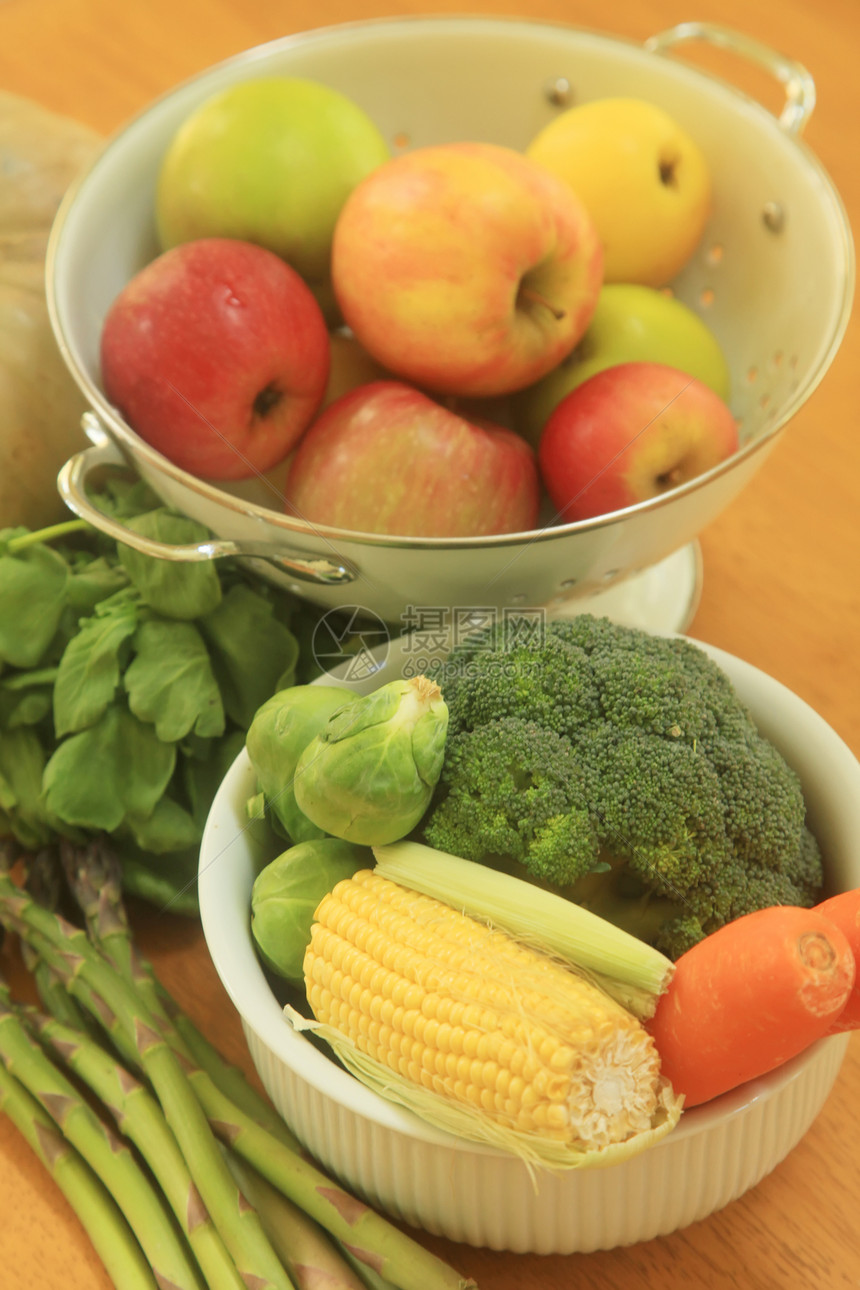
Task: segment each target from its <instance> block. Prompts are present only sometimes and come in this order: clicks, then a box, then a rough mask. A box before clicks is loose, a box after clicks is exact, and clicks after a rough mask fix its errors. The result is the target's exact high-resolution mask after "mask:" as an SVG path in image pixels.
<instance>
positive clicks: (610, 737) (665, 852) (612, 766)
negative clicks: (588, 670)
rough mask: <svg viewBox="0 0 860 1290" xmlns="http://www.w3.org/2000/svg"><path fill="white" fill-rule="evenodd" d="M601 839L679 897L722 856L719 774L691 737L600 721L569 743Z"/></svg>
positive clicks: (632, 868) (653, 885) (638, 872)
mask: <svg viewBox="0 0 860 1290" xmlns="http://www.w3.org/2000/svg"><path fill="white" fill-rule="evenodd" d="M574 748H575V751H576V753H577V755H578V758H579V763H580V766H581V767H582V773H583V775H584V777H585V780H586V785H587V798H588V801H589V802H590V803H591V804H592V810H593V812H594V815H595V817H596V820H597V833H598V838H599V840H600V844H601V846H602V847H603V848H604V849H605V851H607V852H608V853H609V854H610V855H611V856H612V857H614V858H615V859H616V860H617V859H620V858H623V859H624V860H625V862H626V865H627V868H628V871H629V872H630V873H631V874H633V875H635V876H636V877H638V878H639V879H641V881H642V883H643V885H644V886H645V887H647V888H648V889H650V890H652V891H654V892H655V893H656V894H658V895H660V896H665V897H667V898H669V899H671V900H679V899H681V898H682V897H684V896H685V895H686V894H687V893H688V892H690V891H694V890H697V889H698V888H700V887H701V886H702V884H703V883H706V882H708V881H709V880H710V878H711V877H712V875H713V874H714V872H715V871H716V869H717V868H718V867H720V866H721V865H722V864H724V863H725V862H726V860H727V859H728V857H729V843H728V839H727V837H726V828H725V818H724V807H723V800H722V796H721V792H720V780H719V777H718V775H717V773H716V771H715V770H714V768H713V767H712V766H711V765H710V763H709V762H708V760H707V758H706V757H704V756H703V755H702V753H701V752H699V751H698V750H697V749H696V748H694V747H693V746H692V745H690V744H687V743H684V742H683V740H681V739H679V738H674V737H671V736H670V737H668V738H662V737H661V736H660V735H657V734H652V733H650V732H649V731H646V730H640V729H637V728H631V729H624V728H623V727H622V728H618V727H616V726H614V725H613V724H612V723H611V722H608V721H604V722H602V723H601V724H600V725H599V726H597V727H595V728H594V729H593V730H592V731H591V732H589V734H588V735H587V736H584V737H581V738H580V739H579V740H577V741H576V742H575V744H574Z"/></svg>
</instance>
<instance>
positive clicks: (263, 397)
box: [253, 383, 283, 421]
mask: <svg viewBox="0 0 860 1290" xmlns="http://www.w3.org/2000/svg"><path fill="white" fill-rule="evenodd" d="M282 398H283V395H282V393H281V391H280V390H279V389H278V387H277V386H276V385H275V384H274V383H272V384H269V385H266V386H264V388H263V389H262V390H260V392H259V394H258V395H257V397H256V398H255V399H254V404H253V411H254V417H255V418H259V419H260V420H261V421H263V420H265V418H266V417H267V416H268V415H269V413H270V412H271V411H272V410H273V409H274V408H276V407H277V406H278V404H279V403H280V402H281V399H282Z"/></svg>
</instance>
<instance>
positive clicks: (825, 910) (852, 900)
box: [815, 887, 860, 1035]
mask: <svg viewBox="0 0 860 1290" xmlns="http://www.w3.org/2000/svg"><path fill="white" fill-rule="evenodd" d="M815 908H816V909H817V910H818V912H819V914H824V916H825V917H826V918H829V919H830V921H831V922H832V923H835V924H836V926H837V927H838V928H839V930H840V931H842V932H844V933H845V935H846V936H847V937H848V944H849V945H850V946H851V949H852V950H853V951H854V963H855V965H856V972H855V975H854V989H853V990H852V991H851V993H850V995H849V996H848V1002H847V1003H846V1005H845V1007H844V1008H843V1009H842V1011H841V1012H840V1014H839V1016H838V1017H837V1018H836V1020H835V1021H834V1022H833V1024H832V1025H831V1027H830V1029H829V1030H828V1032H827V1033H828V1034H829V1035H840V1034H842V1033H844V1031H846V1030H857V1029H860V887H856V888H855V889H854V890H853V891H843V892H840V894H839V895H838V896H831V897H830V899H829V900H822V901H821V903H820V904H819V905H816V906H815Z"/></svg>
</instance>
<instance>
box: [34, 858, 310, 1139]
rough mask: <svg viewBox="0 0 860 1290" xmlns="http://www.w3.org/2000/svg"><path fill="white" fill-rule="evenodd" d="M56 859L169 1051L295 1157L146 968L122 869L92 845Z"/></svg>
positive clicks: (280, 1127) (278, 1124)
mask: <svg viewBox="0 0 860 1290" xmlns="http://www.w3.org/2000/svg"><path fill="white" fill-rule="evenodd" d="M60 859H61V861H62V865H63V869H64V870H65V874H66V878H67V880H68V883H69V886H70V888H71V890H72V894H73V896H74V898H75V900H76V901H77V904H78V906H79V908H80V910H81V913H82V914H83V917H84V921H85V923H86V927H87V931H88V932H89V935H90V939H91V940H92V941H93V942H94V943H95V944H96V945H98V946H99V948H100V949H101V951H102V953H103V954H104V955H105V957H106V958H107V959H108V960H109V961H110V962H111V963H112V964H113V966H114V967H115V968H116V970H117V971H118V972H119V973H120V974H121V975H122V976H123V977H125V979H126V980H127V981H128V982H129V983H130V984H131V985H133V986H135V988H136V989H137V990H139V992H140V994H141V996H142V997H143V999H144V1000H145V1001H146V1004H147V1006H148V1007H149V1009H150V1010H151V1012H152V1013H153V1015H154V1016H155V1017H157V1018H158V1020H159V1023H160V1029H161V1031H162V1033H163V1034H164V1035H165V1037H166V1038H167V1039H168V1040H169V1041H170V1044H171V1046H172V1047H173V1049H174V1051H175V1052H177V1053H178V1054H179V1055H180V1056H181V1057H182V1058H183V1059H184V1060H185V1061H187V1062H188V1063H189V1065H192V1066H197V1067H199V1068H200V1069H201V1070H203V1071H205V1072H206V1073H207V1075H208V1076H209V1078H210V1079H212V1080H213V1081H214V1083H215V1085H216V1086H217V1087H218V1088H219V1089H220V1090H221V1092H222V1093H224V1094H225V1095H226V1096H227V1097H229V1098H230V1099H231V1101H233V1102H235V1103H236V1105H237V1106H239V1107H240V1108H241V1109H242V1110H243V1111H244V1112H245V1114H246V1115H249V1116H250V1117H251V1118H252V1119H253V1120H256V1121H257V1123H258V1124H261V1125H262V1126H263V1127H264V1128H266V1129H268V1130H269V1132H270V1133H272V1134H274V1135H275V1137H277V1138H279V1139H280V1140H281V1141H282V1142H283V1143H284V1144H285V1145H286V1146H288V1147H290V1148H291V1149H292V1150H294V1151H298V1152H300V1153H301V1152H302V1151H303V1148H302V1145H301V1143H300V1142H299V1140H298V1138H296V1137H295V1135H294V1134H293V1133H291V1132H290V1130H289V1128H288V1127H287V1125H286V1124H285V1123H284V1121H283V1120H282V1118H281V1117H280V1116H279V1115H278V1113H277V1111H276V1110H275V1109H274V1107H273V1106H272V1105H271V1104H270V1103H269V1102H267V1101H266V1099H265V1098H263V1097H261V1096H260V1094H259V1093H258V1092H257V1090H256V1089H255V1088H253V1086H252V1085H251V1084H249V1083H248V1081H247V1080H246V1078H245V1076H244V1074H243V1073H242V1072H241V1071H240V1070H238V1069H237V1068H236V1067H235V1066H231V1065H230V1064H229V1063H228V1062H225V1061H224V1059H223V1057H222V1056H221V1054H220V1053H219V1052H218V1050H217V1048H215V1046H214V1045H213V1044H211V1043H210V1042H209V1040H208V1039H207V1038H206V1037H205V1035H203V1034H201V1032H200V1031H199V1030H198V1029H197V1027H196V1026H195V1025H194V1023H193V1022H192V1021H191V1019H190V1017H188V1016H187V1014H186V1013H184V1012H183V1011H182V1009H181V1008H180V1007H179V1006H178V1004H177V1003H176V1001H175V1000H174V999H173V997H172V996H171V995H170V993H169V991H167V990H166V989H164V987H163V986H162V985H161V983H160V982H159V981H158V979H157V977H156V974H155V972H154V971H153V969H152V965H151V964H150V963H148V962H147V961H146V960H145V959H144V958H142V957H141V955H140V954H139V953H138V950H137V947H136V946H135V944H134V940H133V938H132V935H131V929H130V927H129V923H128V916H127V913H126V908H125V902H124V900H123V894H122V869H121V867H120V864H119V861H118V860H117V858H116V856H115V855H114V853H113V852H112V851H111V850H110V849H109V847H108V846H107V845H106V843H105V842H104V841H103V840H96V841H94V842H93V843H92V844H90V845H89V846H87V847H83V848H82V847H75V846H73V845H71V844H70V843H63V844H61V847H60ZM39 903H40V904H44V903H45V902H44V901H40V902H39Z"/></svg>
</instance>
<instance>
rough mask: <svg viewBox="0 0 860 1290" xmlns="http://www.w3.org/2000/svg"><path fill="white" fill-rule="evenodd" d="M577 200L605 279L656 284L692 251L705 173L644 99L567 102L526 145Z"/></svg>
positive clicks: (703, 213) (685, 139)
mask: <svg viewBox="0 0 860 1290" xmlns="http://www.w3.org/2000/svg"><path fill="white" fill-rule="evenodd" d="M526 152H527V155H528V156H529V157H531V158H532V160H533V161H537V162H539V163H540V164H541V165H543V166H546V167H548V169H550V170H551V171H553V172H554V173H555V174H557V175H559V176H560V177H561V178H562V179H564V181H565V182H566V183H567V184H569V185H570V187H571V188H572V189H573V191H574V192H575V193H576V194H577V196H578V197H580V198H581V200H582V202H583V203H584V204H585V206H586V208H587V209H588V211H589V213H590V214H591V217H592V219H593V220H594V222H595V224H596V225H597V229H598V232H599V234H600V239H601V241H602V243H603V254H604V263H603V277H604V281H605V282H639V283H644V284H645V285H646V286H651V287H661V286H665V285H666V284H667V283H669V282H671V280H672V279H673V278H674V277H675V276H676V274H677V273H679V272H680V270H681V269H682V268H683V267H684V265H685V264H686V263H687V261H688V260H689V258H690V256H691V255H692V254H693V252H694V251H695V249H696V247H697V246H698V244H699V242H700V241H701V238H702V233H703V232H704V228H705V224H706V222H707V219H708V216H709V214H710V209H711V176H710V170H709V167H708V164H707V160H706V158H705V156H704V154H703V153H702V150H701V148H700V147H699V146H698V144H697V143H696V142H695V141H694V140H693V139H692V138H691V137H690V135H689V134H688V133H687V131H686V130H685V129H683V127H682V126H681V125H680V124H679V123H678V122H677V121H676V120H675V119H674V118H673V117H672V116H670V115H669V113H667V112H665V111H664V110H663V109H662V108H660V107H658V106H657V105H656V104H654V103H649V102H647V101H646V100H644V99H636V98H605V99H593V100H591V101H590V102H587V103H581V104H578V105H577V106H576V107H572V108H568V109H567V111H565V112H563V113H562V114H561V115H560V116H557V117H556V118H555V119H554V120H553V121H551V122H550V123H549V125H547V126H545V127H544V128H543V129H542V130H541V131H540V133H539V134H538V135H536V136H535V138H534V139H533V140H532V142H531V143H530V144H529V146H528V148H527V149H526Z"/></svg>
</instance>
